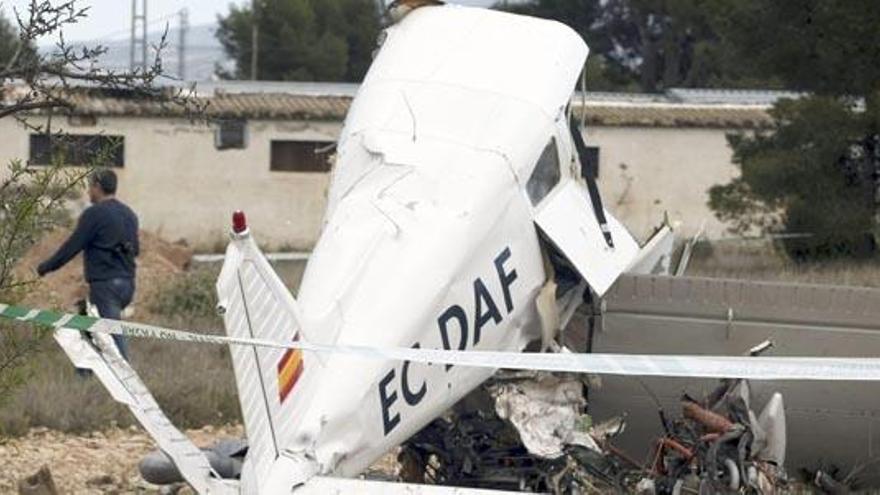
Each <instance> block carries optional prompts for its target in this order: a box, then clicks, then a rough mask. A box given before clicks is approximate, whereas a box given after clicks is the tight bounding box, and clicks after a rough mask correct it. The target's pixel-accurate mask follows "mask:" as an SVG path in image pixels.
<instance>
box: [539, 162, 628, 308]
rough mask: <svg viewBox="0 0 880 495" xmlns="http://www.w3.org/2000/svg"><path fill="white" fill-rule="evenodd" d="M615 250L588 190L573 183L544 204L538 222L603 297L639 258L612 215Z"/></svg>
mask: <svg viewBox="0 0 880 495" xmlns="http://www.w3.org/2000/svg"><path fill="white" fill-rule="evenodd" d="M606 215H607V218H608V225H609V228H610V229H611V235H612V237H613V239H614V247H610V246H608V245H607V244H606V242H605V237H604V236H603V233H602V229H601V227H600V226H599V223H598V222H597V221H596V216H595V215H594V214H593V207H592V205H591V204H590V201H589V196H588V194H587V191H586V188H585V187H584V186H583V185H581V184H579V183H577V182H575V181H573V180H570V181H568V182H566V183H563V184H562V185H561V186H558V187H557V188H556V190H555V191H554V192H552V193H551V195H550V196H549V197H548V198H547V199H546V200H544V201H543V202H542V204H541V205H540V206H539V208H538V213H537V215H536V216H535V223H537V224H538V226H539V227H540V228H541V230H542V231H543V232H544V234H546V236H547V238H549V239H550V241H551V242H553V244H554V245H555V246H556V247H557V248H558V249H559V250H560V251H561V252H562V253H563V254H564V255H565V257H566V258H567V259H568V260H569V261H570V262H571V264H572V265H574V267H575V268H576V269H577V271H578V273H580V275H581V276H582V277H583V278H584V280H586V281H587V282H588V283H589V284H590V287H592V288H593V290H594V291H595V292H596V293H597V294H600V295H601V294H604V293H605V291H607V290H608V288H609V287H610V286H611V284H613V283H614V280H616V279H617V277H618V276H620V274H621V273H623V271H624V270H626V268H627V267H628V266H629V265H630V264H631V263H632V262H633V260H634V259H635V258H636V256H638V252H639V246H638V244H636V241H635V239H633V238H632V236H631V235H630V234H629V232H627V231H626V228H625V227H624V226H623V225H622V224H621V223H620V222H618V221H617V219H615V218H614V217H613V216H611V215H610V213H607V212H606Z"/></svg>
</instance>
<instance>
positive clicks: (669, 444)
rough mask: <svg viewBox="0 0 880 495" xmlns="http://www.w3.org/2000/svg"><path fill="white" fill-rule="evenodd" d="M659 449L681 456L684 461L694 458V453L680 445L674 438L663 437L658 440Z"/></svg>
mask: <svg viewBox="0 0 880 495" xmlns="http://www.w3.org/2000/svg"><path fill="white" fill-rule="evenodd" d="M659 443H660V447H661V448H664V449H670V450H674V451H676V452H678V453H679V454H681V455H682V456H683V457H684V458H685V459H691V458H692V457H694V452H693V451H692V450H691V449H689V448H687V447H685V446H684V445H682V444H681V443H680V442H679V441H678V440H675V439H674V438H669V437H664V438H661V439H660V440H659Z"/></svg>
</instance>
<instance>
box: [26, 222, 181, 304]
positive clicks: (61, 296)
mask: <svg viewBox="0 0 880 495" xmlns="http://www.w3.org/2000/svg"><path fill="white" fill-rule="evenodd" d="M68 235H70V230H69V229H56V230H54V231H52V232H50V233H49V234H47V235H46V236H45V237H43V239H42V240H40V242H38V243H37V244H35V245H34V246H33V247H32V248H31V249H30V250H29V251H28V252H27V253H26V254H25V256H24V257H22V259H21V261H20V262H19V264H18V267H17V269H16V273H17V275H18V277H19V279H21V280H30V279H33V278H35V277H36V274H35V271H34V270H35V268H36V266H37V265H39V264H40V263H41V262H42V261H43V260H45V259H46V258H48V257H49V256H51V255H52V254H53V253H54V252H55V250H56V249H58V247H59V246H60V245H61V243H63V242H64V240H65V239H66V238H67V236H68ZM140 243H141V253H140V256H138V259H137V263H138V269H137V291H136V293H135V299H134V303H133V305H132V309H133V310H134V314H135V316H137V313H138V312H139V311H138V309H137V308H142V309H143V308H145V307H146V304H145V302H146V301H149V300H150V298H151V297H152V295H153V294H154V293H155V291H156V290H159V289H160V288H161V287H162V286H163V285H164V284H166V283H168V281H169V280H170V279H172V278H173V277H174V276H176V275H178V274H180V273H181V272H183V270H185V269H186V268H187V266H188V265H189V263H190V260H191V259H192V251H191V250H190V249H189V248H187V247H186V246H183V245H181V244H177V243H171V242H168V241H166V240H164V239H162V238H160V237H159V236H157V235H156V234H153V233H151V232H147V231H143V230H142V231H141V232H140ZM87 294H88V289H87V286H86V283H85V280H84V279H83V266H82V254H80V255H78V256H77V257H76V258H74V259H73V260H71V261H70V262H69V263H68V264H67V265H65V266H64V267H63V268H62V269H60V270H58V271H56V272H53V273H50V274H48V275H46V276H45V277H43V278H42V279H39V280H38V281H37V282H36V283H35V284H34V286H33V287H32V290H30V291H29V292H28V294H27V295H26V296H25V298H24V301H23V303H24V304H26V305H28V306H34V307H38V308H57V309H61V310H65V311H71V310H74V309H75V307H76V302H77V301H78V300H80V299H83V298H84V297H85V296H86V295H87Z"/></svg>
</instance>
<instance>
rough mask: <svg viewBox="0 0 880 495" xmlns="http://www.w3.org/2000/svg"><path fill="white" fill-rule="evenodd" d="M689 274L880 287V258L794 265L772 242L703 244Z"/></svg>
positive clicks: (698, 249) (692, 260)
mask: <svg viewBox="0 0 880 495" xmlns="http://www.w3.org/2000/svg"><path fill="white" fill-rule="evenodd" d="M686 274H687V275H689V276H694V277H711V278H732V279H747V280H763V281H771V282H791V283H804V284H829V285H849V286H857V287H880V257H874V258H868V259H857V260H847V259H833V260H826V261H816V262H802V263H798V262H794V261H792V260H791V259H789V258H788V257H786V256H785V255H783V254H780V253H779V251H778V250H777V249H776V248H775V247H774V246H773V245H772V244H770V243H768V242H759V241H717V242H713V243H705V242H703V243H699V244H697V247H696V248H695V249H694V254H693V257H692V258H691V263H690V265H689V266H688V269H687V272H686Z"/></svg>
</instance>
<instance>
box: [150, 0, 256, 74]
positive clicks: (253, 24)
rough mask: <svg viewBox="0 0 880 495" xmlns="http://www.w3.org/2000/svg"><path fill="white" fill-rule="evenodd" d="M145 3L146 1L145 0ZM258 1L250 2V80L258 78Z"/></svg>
mask: <svg viewBox="0 0 880 495" xmlns="http://www.w3.org/2000/svg"><path fill="white" fill-rule="evenodd" d="M145 1H146V0H145ZM259 26H260V0H251V80H252V81H256V80H257V79H258V78H259V77H258V76H259V73H258V69H259V65H258V62H259V61H258V58H259V54H260V42H259V34H260V28H259Z"/></svg>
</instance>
